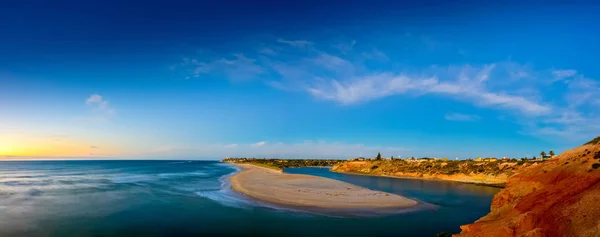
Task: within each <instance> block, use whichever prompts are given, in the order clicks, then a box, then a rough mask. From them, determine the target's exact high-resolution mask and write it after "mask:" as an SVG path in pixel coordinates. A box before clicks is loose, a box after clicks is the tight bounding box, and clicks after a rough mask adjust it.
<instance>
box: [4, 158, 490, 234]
mask: <svg viewBox="0 0 600 237" xmlns="http://www.w3.org/2000/svg"><path fill="white" fill-rule="evenodd" d="M237 171H238V168H237V167H235V166H233V165H230V164H226V163H221V162H218V161H2V162H0V236H2V237H12V236H19V237H21V236H23V237H36V236H57V237H71V236H72V237H86V236H119V237H120V236H180V237H185V236H279V237H281V236H434V235H435V234H436V233H439V232H450V233H458V232H460V228H459V226H460V225H464V224H468V223H472V222H474V221H475V220H477V219H479V218H480V217H482V216H484V215H485V214H487V213H488V212H489V206H490V203H491V200H492V197H493V195H494V194H496V193H497V192H498V191H499V190H500V189H499V188H494V187H487V186H478V185H473V184H461V183H455V182H445V181H429V180H416V179H395V178H386V177H370V176H358V175H348V174H340V173H333V172H330V171H329V170H328V169H327V168H313V167H311V168H289V169H285V172H288V173H298V174H310V175H317V176H323V177H328V178H333V179H338V180H342V181H345V182H349V183H352V184H355V185H358V186H363V187H366V188H370V189H373V190H380V191H386V192H391V193H397V194H400V195H403V196H406V197H409V198H414V199H417V200H419V201H421V202H423V203H425V204H426V205H427V207H428V208H422V209H416V210H413V211H410V212H404V213H395V214H387V215H375V216H339V215H329V214H323V213H317V212H310V211H303V210H294V209H289V208H285V207H280V206H274V205H269V204H265V203H262V202H258V201H254V200H252V199H251V198H248V197H246V196H244V195H241V194H239V193H236V192H234V191H231V189H230V184H229V183H228V177H229V176H230V175H232V174H234V173H235V172H237Z"/></svg>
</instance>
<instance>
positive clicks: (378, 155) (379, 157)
mask: <svg viewBox="0 0 600 237" xmlns="http://www.w3.org/2000/svg"><path fill="white" fill-rule="evenodd" d="M377 160H381V153H379V152H377Z"/></svg>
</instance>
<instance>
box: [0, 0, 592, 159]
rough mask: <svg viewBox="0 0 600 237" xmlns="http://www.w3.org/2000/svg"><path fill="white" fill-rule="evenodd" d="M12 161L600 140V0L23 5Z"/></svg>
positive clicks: (5, 125) (15, 36)
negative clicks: (598, 138) (598, 137)
mask: <svg viewBox="0 0 600 237" xmlns="http://www.w3.org/2000/svg"><path fill="white" fill-rule="evenodd" d="M1 5H3V6H2V7H0V32H1V33H0V35H1V37H0V157H4V158H5V159H20V158H49V159H58V158H62V159H220V158H223V157H282V158H349V157H358V156H364V157H374V156H375V155H376V154H377V152H381V154H382V155H383V156H385V157H389V156H395V157H397V156H402V157H410V156H415V157H450V158H455V157H458V158H459V159H466V158H470V157H478V156H482V157H504V156H506V157H525V156H528V157H531V156H534V155H537V156H539V154H540V152H541V151H546V152H548V151H550V150H553V151H554V152H555V153H557V154H558V153H560V152H562V151H564V150H567V149H570V148H573V147H576V146H579V145H581V144H583V143H585V142H586V141H588V140H591V139H592V138H594V137H596V136H600V123H598V121H600V111H599V108H600V67H599V66H598V63H599V62H600V61H599V57H600V43H598V42H600V15H599V14H598V12H600V4H599V3H597V2H596V3H594V2H592V1H568V2H567V1H565V2H558V1H553V2H547V3H539V2H537V1H501V2H500V1H498V2H497V3H493V2H491V1H490V2H486V3H483V2H481V1H451V2H450V1H419V3H410V2H408V1H380V0H375V1H348V0H346V1H312V0H309V1H229V0H225V1H180V0H170V1H146V2H145V3H144V4H142V5H140V4H138V3H136V2H135V1H113V0H108V1H107V0H102V1H99V0H89V1H60V0H59V1H42V0H37V1H30V0H24V1H12V2H5V3H1Z"/></svg>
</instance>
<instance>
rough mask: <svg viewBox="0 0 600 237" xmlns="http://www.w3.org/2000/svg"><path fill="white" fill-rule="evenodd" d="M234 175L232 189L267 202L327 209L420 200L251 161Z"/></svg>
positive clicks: (386, 205)
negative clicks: (284, 170) (254, 163)
mask: <svg viewBox="0 0 600 237" xmlns="http://www.w3.org/2000/svg"><path fill="white" fill-rule="evenodd" d="M235 165H237V166H239V167H241V168H243V170H242V171H241V172H239V173H237V174H235V175H233V176H231V178H230V180H231V187H232V189H233V190H235V191H237V192H240V193H243V194H245V195H248V196H250V197H252V198H254V199H257V200H260V201H265V202H268V203H274V204H280V205H285V206H294V207H307V208H328V209H345V210H348V209H382V208H383V209H387V208H390V209H391V208H393V209H401V208H410V207H414V206H416V205H417V204H419V203H418V202H417V201H415V200H412V199H409V198H406V197H403V196H400V195H397V194H392V193H386V192H380V191H374V190H370V189H367V188H363V187H359V186H356V185H353V184H349V183H346V182H342V181H339V180H334V179H329V178H324V177H318V176H312V175H301V174H286V173H283V172H280V171H276V170H272V169H268V168H264V167H259V166H255V165H250V164H235Z"/></svg>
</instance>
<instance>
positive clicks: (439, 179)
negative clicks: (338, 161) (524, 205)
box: [329, 169, 506, 188]
mask: <svg viewBox="0 0 600 237" xmlns="http://www.w3.org/2000/svg"><path fill="white" fill-rule="evenodd" d="M329 171H331V172H335V173H340V174H349V175H361V176H371V177H387V178H394V179H417V180H429V181H443V182H456V183H463V184H473V185H479V186H486V187H494V188H505V187H506V182H504V183H485V182H477V181H461V180H454V179H441V178H424V177H414V176H395V175H378V174H365V173H359V172H348V171H335V170H333V169H330V170H329Z"/></svg>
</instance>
